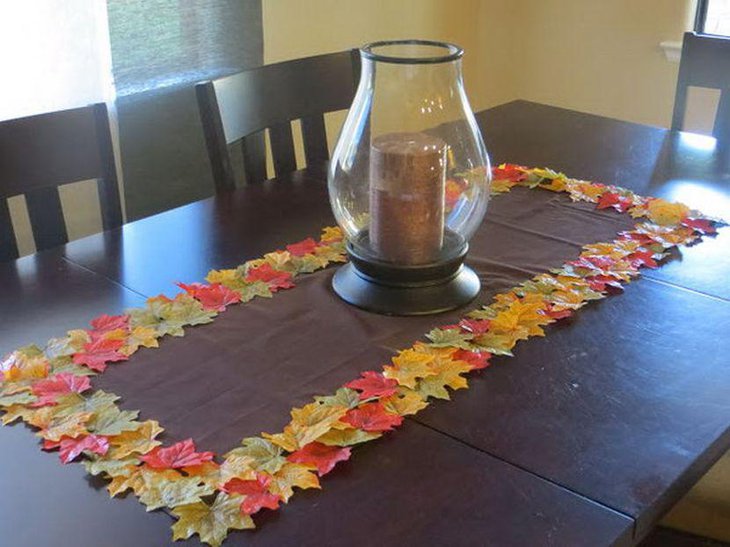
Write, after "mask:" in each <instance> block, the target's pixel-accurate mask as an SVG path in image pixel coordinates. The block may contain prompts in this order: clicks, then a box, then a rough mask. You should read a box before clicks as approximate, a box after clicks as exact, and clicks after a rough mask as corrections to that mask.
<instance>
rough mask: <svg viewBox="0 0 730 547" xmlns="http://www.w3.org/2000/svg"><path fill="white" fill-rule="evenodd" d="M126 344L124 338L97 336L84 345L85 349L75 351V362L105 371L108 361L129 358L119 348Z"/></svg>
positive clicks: (98, 370)
mask: <svg viewBox="0 0 730 547" xmlns="http://www.w3.org/2000/svg"><path fill="white" fill-rule="evenodd" d="M123 345H124V340H116V339H109V340H107V339H104V338H96V339H93V340H92V341H91V342H89V343H88V344H85V345H84V351H83V352H80V353H74V355H73V362H74V363H76V364H77V365H85V366H87V367H89V368H90V369H91V370H95V371H96V372H104V370H105V369H106V364H107V363H116V362H118V361H126V360H127V359H129V357H128V356H127V355H124V354H123V353H120V352H119V351H118V350H119V349H120V348H121V347H122V346H123Z"/></svg>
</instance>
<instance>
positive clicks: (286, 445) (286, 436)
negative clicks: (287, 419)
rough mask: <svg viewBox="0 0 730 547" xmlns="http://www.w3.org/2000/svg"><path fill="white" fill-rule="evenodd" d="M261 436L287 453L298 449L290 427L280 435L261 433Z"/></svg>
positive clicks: (297, 442)
mask: <svg viewBox="0 0 730 547" xmlns="http://www.w3.org/2000/svg"><path fill="white" fill-rule="evenodd" d="M261 436H262V437H263V438H264V439H267V440H269V441H271V442H272V443H274V444H275V445H276V446H280V447H281V448H283V449H284V450H286V451H287V452H294V451H296V450H298V449H299V441H297V438H296V435H294V433H293V432H292V429H291V426H288V425H287V426H286V427H285V428H284V431H282V432H281V433H262V434H261Z"/></svg>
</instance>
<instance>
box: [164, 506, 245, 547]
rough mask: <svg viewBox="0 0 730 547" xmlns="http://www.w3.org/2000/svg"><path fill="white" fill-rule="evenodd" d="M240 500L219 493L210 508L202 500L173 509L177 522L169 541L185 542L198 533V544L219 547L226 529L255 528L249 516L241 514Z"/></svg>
mask: <svg viewBox="0 0 730 547" xmlns="http://www.w3.org/2000/svg"><path fill="white" fill-rule="evenodd" d="M242 500H243V497H242V496H237V495H234V496H229V495H227V494H225V493H220V494H218V496H217V497H216V498H215V501H214V502H213V505H208V504H207V503H205V502H202V501H201V502H197V503H191V504H189V505H181V506H179V507H176V508H175V509H173V511H172V514H173V515H174V516H175V517H177V519H178V520H177V522H175V524H173V525H172V531H173V536H172V539H174V540H178V539H188V538H189V537H190V536H192V535H193V534H198V536H200V541H201V542H204V543H207V544H209V545H211V547H220V545H221V543H223V540H224V539H226V536H227V535H228V530H247V529H251V528H255V526H254V523H253V520H252V519H251V517H250V516H248V515H246V514H244V513H242V512H241V502H242Z"/></svg>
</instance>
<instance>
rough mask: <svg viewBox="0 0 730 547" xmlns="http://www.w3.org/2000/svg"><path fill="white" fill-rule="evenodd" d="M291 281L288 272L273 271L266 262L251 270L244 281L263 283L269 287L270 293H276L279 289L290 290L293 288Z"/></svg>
mask: <svg viewBox="0 0 730 547" xmlns="http://www.w3.org/2000/svg"><path fill="white" fill-rule="evenodd" d="M291 279H292V275H291V274H290V273H289V272H282V271H280V270H275V269H274V268H272V267H271V264H269V263H268V262H266V263H264V264H261V266H258V267H256V268H251V269H250V270H249V271H248V274H247V275H246V281H248V282H251V283H252V282H254V281H264V282H265V283H266V284H268V285H269V289H271V292H276V291H278V290H279V289H291V288H292V287H293V286H294V283H292V281H291Z"/></svg>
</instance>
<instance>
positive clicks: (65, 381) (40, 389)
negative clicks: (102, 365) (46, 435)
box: [31, 372, 91, 406]
mask: <svg viewBox="0 0 730 547" xmlns="http://www.w3.org/2000/svg"><path fill="white" fill-rule="evenodd" d="M88 389H91V382H90V381H89V379H88V378H87V377H86V376H75V375H74V374H69V373H68V372H61V373H59V374H55V375H53V376H52V377H50V378H48V379H45V380H40V381H38V382H36V383H34V384H33V386H32V388H31V391H32V392H33V395H36V396H37V397H38V401H36V402H35V403H33V406H46V405H55V404H56V399H57V398H58V397H59V396H60V395H64V394H66V393H83V392H84V391H86V390H88Z"/></svg>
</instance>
